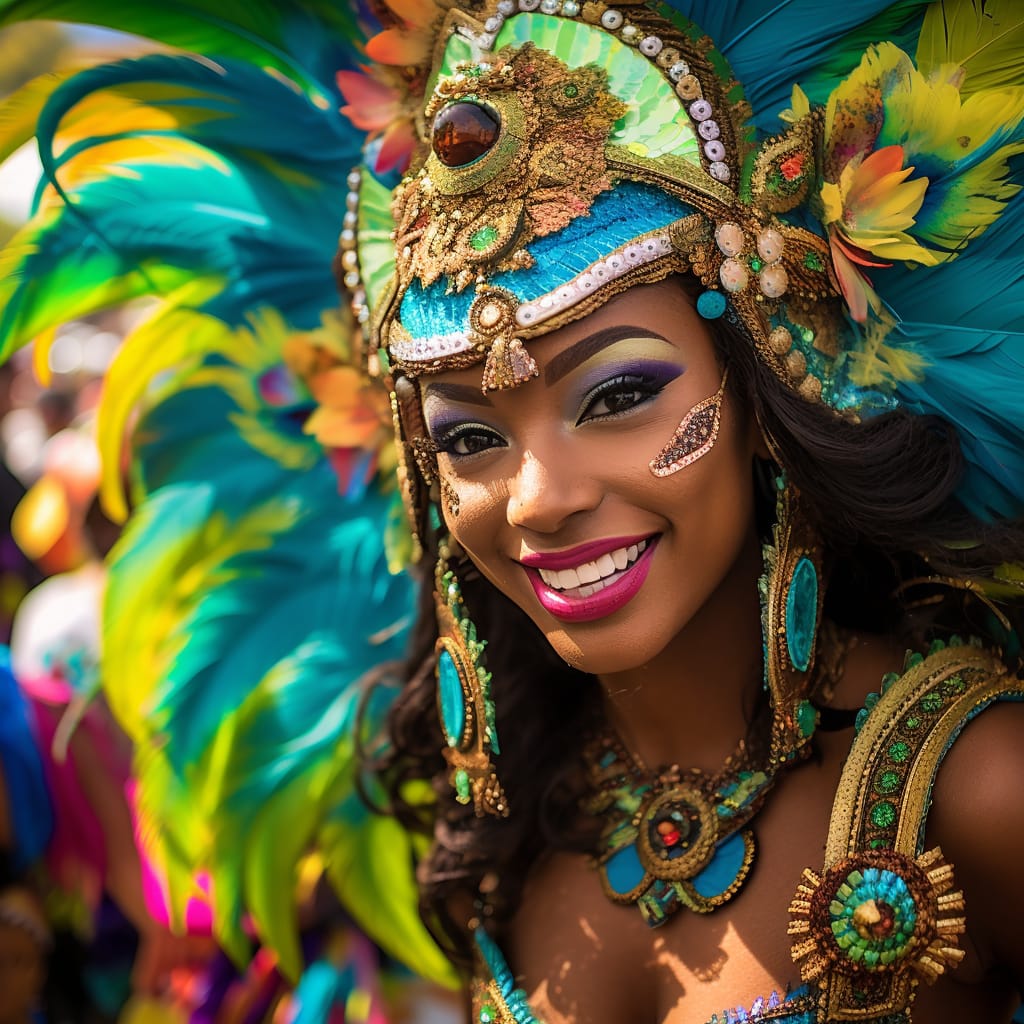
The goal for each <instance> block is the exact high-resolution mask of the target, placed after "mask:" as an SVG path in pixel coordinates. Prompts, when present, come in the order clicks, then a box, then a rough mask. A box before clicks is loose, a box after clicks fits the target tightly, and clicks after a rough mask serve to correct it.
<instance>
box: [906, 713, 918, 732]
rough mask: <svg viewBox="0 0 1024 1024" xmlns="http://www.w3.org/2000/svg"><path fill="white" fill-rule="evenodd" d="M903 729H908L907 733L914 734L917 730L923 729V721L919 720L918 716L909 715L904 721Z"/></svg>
mask: <svg viewBox="0 0 1024 1024" xmlns="http://www.w3.org/2000/svg"><path fill="white" fill-rule="evenodd" d="M903 728H904V729H906V730H907V732H914V731H915V730H916V729H920V728H921V719H920V718H918V717H917V715H907V717H906V718H905V719H904V720H903Z"/></svg>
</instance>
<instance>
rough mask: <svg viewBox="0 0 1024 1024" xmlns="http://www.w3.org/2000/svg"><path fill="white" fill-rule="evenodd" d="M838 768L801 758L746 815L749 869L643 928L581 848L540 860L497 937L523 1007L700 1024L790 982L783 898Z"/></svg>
mask: <svg viewBox="0 0 1024 1024" xmlns="http://www.w3.org/2000/svg"><path fill="white" fill-rule="evenodd" d="M837 773H838V765H833V766H830V765H828V764H826V763H821V764H815V765H806V766H803V767H802V768H800V769H799V770H798V771H797V772H795V773H794V774H793V776H792V777H791V778H788V779H786V780H785V781H783V782H780V783H779V785H778V786H777V788H776V791H775V792H774V793H773V794H772V799H771V800H770V801H769V803H768V805H767V806H766V807H765V808H764V809H763V810H762V811H761V812H760V813H759V814H758V816H757V817H756V818H755V819H754V821H753V822H752V823H751V825H750V830H751V831H752V832H753V835H754V843H755V855H754V862H753V867H752V870H751V872H750V874H749V875H748V876H747V878H746V880H745V881H744V883H743V885H742V887H741V888H740V889H739V891H738V892H737V893H736V894H735V895H734V896H733V898H732V899H731V900H729V901H728V902H727V903H725V904H724V905H723V906H721V907H719V908H718V909H716V910H714V911H713V912H711V913H707V914H698V913H694V912H693V911H691V910H689V909H686V908H685V907H684V908H681V909H679V910H678V911H677V912H675V913H674V914H673V915H672V916H671V918H670V919H669V920H668V921H667V922H666V923H665V924H663V925H661V926H659V927H657V928H650V927H648V926H647V925H646V924H645V922H644V920H643V919H642V917H641V915H640V913H639V910H638V909H637V908H636V907H634V906H620V905H616V904H613V903H612V902H610V901H609V899H608V898H607V897H606V895H605V893H604V891H603V889H602V886H601V884H600V880H599V878H598V875H597V873H596V872H595V871H594V870H593V868H592V867H591V866H590V865H589V864H588V862H587V861H586V859H585V858H583V857H579V856H570V855H557V856H553V857H551V858H549V859H548V860H547V861H545V862H544V863H543V864H542V865H540V866H539V867H538V869H537V870H536V871H535V873H534V876H533V877H532V879H531V882H530V885H529V887H528V890H527V892H526V894H525V898H524V902H523V905H522V909H521V911H520V914H519V917H518V918H517V921H516V926H515V928H514V930H513V934H512V936H511V941H510V942H509V943H508V945H507V948H506V953H507V954H508V956H509V962H510V963H511V964H512V965H513V968H514V973H515V975H516V981H517V984H518V985H519V986H521V987H522V988H523V989H524V990H525V991H526V993H527V995H528V997H529V1003H530V1006H531V1008H532V1009H533V1011H534V1014H535V1015H536V1016H537V1017H538V1018H539V1019H540V1020H542V1021H544V1022H545V1024H561V1022H563V1021H565V1022H567V1021H573V1022H584V1021H585V1022H588V1024H604V1022H607V1024H620V1022H622V1021H626V1020H628V1021H631V1022H637V1024H644V1022H650V1024H655V1022H659V1024H683V1022H685V1024H703V1022H705V1021H713V1020H715V1019H716V1015H717V1019H718V1020H719V1021H724V1020H726V1019H728V1020H732V1019H736V1018H735V1017H734V1016H732V1015H730V1016H729V1017H728V1018H727V1017H726V1016H725V1013H726V1011H730V1014H731V1011H735V1010H746V1011H750V1010H751V1009H753V1008H755V1007H756V1006H764V1005H767V1004H768V1003H769V1002H771V1001H772V1000H773V997H774V998H775V999H777V1000H781V999H783V998H784V997H785V996H786V995H787V993H788V992H789V991H790V990H791V989H793V988H796V987H798V986H799V985H800V977H799V970H798V968H797V967H796V966H795V965H794V964H793V961H792V958H791V956H790V939H789V937H788V935H787V926H788V919H789V912H788V908H789V903H790V900H791V899H792V897H793V895H794V892H795V890H796V886H797V884H798V882H799V880H800V874H801V871H802V870H803V868H804V867H811V866H817V865H818V864H820V862H821V857H822V850H823V846H824V840H825V835H826V831H827V824H828V816H829V812H830V809H831V803H832V796H833V794H834V792H835V785H834V784H835V779H836V777H837ZM798 779H799V783H800V784H799V785H795V783H796V782H797V781H798ZM759 1001H760V1002H759Z"/></svg>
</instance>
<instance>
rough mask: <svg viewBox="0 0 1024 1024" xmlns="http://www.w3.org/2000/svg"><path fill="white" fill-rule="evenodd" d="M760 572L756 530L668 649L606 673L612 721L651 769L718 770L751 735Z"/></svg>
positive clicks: (758, 678)
mask: <svg viewBox="0 0 1024 1024" xmlns="http://www.w3.org/2000/svg"><path fill="white" fill-rule="evenodd" d="M761 571H762V564H761V551H760V543H759V542H758V540H757V537H756V536H754V535H753V533H752V534H751V537H750V540H749V542H748V543H747V544H746V545H745V546H744V548H743V550H742V551H741V553H740V556H739V557H738V558H737V560H736V562H735V563H734V564H733V566H732V568H731V569H730V570H729V572H728V574H727V575H726V576H725V578H724V579H723V580H722V582H721V583H720V584H719V586H718V588H717V589H716V590H715V592H714V593H713V594H712V595H711V597H710V598H709V599H708V600H707V601H706V602H705V604H704V605H703V607H702V608H701V609H700V611H699V612H698V613H697V614H696V615H695V616H694V617H693V619H691V620H690V622H689V623H688V624H687V626H686V628H685V629H684V630H682V632H680V633H679V634H678V635H677V636H676V637H675V639H674V640H673V641H672V642H671V643H670V644H669V645H668V646H667V647H666V648H665V649H664V650H662V651H661V652H660V653H659V654H657V655H656V656H655V657H653V658H652V659H651V660H650V661H649V662H647V663H646V664H644V665H642V666H639V667H638V668H635V669H630V670H628V671H625V672H616V673H613V674H611V675H606V676H601V677H600V682H601V686H602V688H603V690H604V706H605V713H606V715H607V717H608V721H609V722H610V724H611V725H612V726H613V727H614V728H615V729H616V730H617V731H618V732H619V734H620V736H621V738H622V740H623V742H624V743H625V744H626V746H627V747H628V748H629V749H630V750H631V752H632V753H633V754H635V755H637V756H638V757H639V758H640V759H641V760H642V761H643V762H644V763H646V764H647V765H648V767H650V768H656V767H658V766H660V765H664V764H678V765H679V766H680V767H681V768H700V769H702V770H705V771H715V770H717V769H718V768H720V767H721V765H722V762H723V761H724V760H725V759H726V758H727V757H728V756H729V755H730V754H731V753H732V752H733V751H734V750H735V748H736V745H737V743H738V742H739V741H740V740H741V739H742V738H743V737H745V736H746V734H747V730H748V726H749V723H750V720H751V718H752V716H753V714H754V711H755V708H756V706H757V703H758V698H759V695H760V693H761V690H762V663H763V659H762V639H761V607H760V601H759V599H758V591H757V580H758V577H759V575H760V574H761Z"/></svg>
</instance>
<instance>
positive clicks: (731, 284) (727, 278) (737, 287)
mask: <svg viewBox="0 0 1024 1024" xmlns="http://www.w3.org/2000/svg"><path fill="white" fill-rule="evenodd" d="M718 277H719V279H720V280H721V282H722V287H723V288H724V289H725V290H726V291H727V292H741V291H743V289H744V288H746V287H747V283H748V282H749V280H750V275H749V274H748V273H747V268H746V267H745V266H744V265H743V264H742V263H740V261H739V260H735V259H732V258H731V257H730V258H729V259H727V260H725V261H724V262H723V263H722V266H721V268H720V269H719V271H718Z"/></svg>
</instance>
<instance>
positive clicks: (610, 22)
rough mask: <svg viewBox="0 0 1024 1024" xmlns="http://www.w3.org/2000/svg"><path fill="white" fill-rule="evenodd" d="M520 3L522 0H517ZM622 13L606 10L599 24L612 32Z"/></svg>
mask: <svg viewBox="0 0 1024 1024" xmlns="http://www.w3.org/2000/svg"><path fill="white" fill-rule="evenodd" d="M519 2H520V3H522V2H523V0H519ZM623 20H624V19H623V17H622V15H621V14H620V13H619V12H618V11H616V10H607V11H605V12H604V14H602V15H601V24H602V25H603V26H604V27H605V28H606V29H608V30H609V31H610V32H614V31H615V30H616V29H617V28H618V27H619V26H620V25H621V24H622V22H623Z"/></svg>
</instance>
